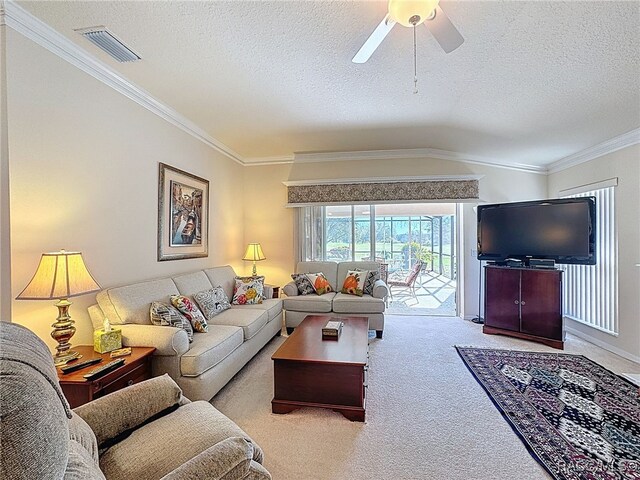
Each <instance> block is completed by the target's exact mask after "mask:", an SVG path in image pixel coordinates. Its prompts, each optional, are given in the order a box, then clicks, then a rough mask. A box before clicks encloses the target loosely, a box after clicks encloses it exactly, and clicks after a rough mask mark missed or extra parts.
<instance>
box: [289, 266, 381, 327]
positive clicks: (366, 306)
mask: <svg viewBox="0 0 640 480" xmlns="http://www.w3.org/2000/svg"><path fill="white" fill-rule="evenodd" d="M355 269H360V270H376V271H380V264H378V263H377V262H340V263H337V262H299V263H298V265H297V267H296V271H295V272H294V273H317V272H322V273H323V274H324V276H325V277H327V280H328V281H329V283H330V284H331V287H332V288H333V289H334V290H336V292H331V293H325V294H324V295H315V294H310V295H299V294H298V288H297V287H296V284H295V283H294V282H290V283H288V284H287V285H285V286H284V288H283V292H284V293H285V295H286V298H285V299H284V301H283V307H284V309H285V321H286V325H287V331H288V332H289V333H291V332H292V331H293V329H294V328H295V327H297V326H298V325H300V322H302V320H304V318H305V317H306V316H307V315H313V314H327V315H332V316H336V317H341V316H342V317H348V316H356V317H367V318H368V319H369V329H370V330H375V331H376V336H377V337H378V338H382V332H383V331H384V310H385V298H386V296H387V295H388V294H389V288H388V287H387V285H386V284H385V283H384V281H382V280H377V281H376V284H375V286H374V289H373V295H363V296H362V297H358V296H355V295H348V294H345V293H340V289H341V288H342V283H343V281H344V279H345V277H346V276H347V272H348V271H349V270H355Z"/></svg>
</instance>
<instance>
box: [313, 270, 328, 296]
mask: <svg viewBox="0 0 640 480" xmlns="http://www.w3.org/2000/svg"><path fill="white" fill-rule="evenodd" d="M307 278H308V279H309V282H311V286H312V287H313V289H314V290H315V292H316V293H317V294H318V295H324V294H325V293H329V292H333V288H332V287H331V284H330V283H329V280H327V277H325V276H324V273H322V272H318V273H307Z"/></svg>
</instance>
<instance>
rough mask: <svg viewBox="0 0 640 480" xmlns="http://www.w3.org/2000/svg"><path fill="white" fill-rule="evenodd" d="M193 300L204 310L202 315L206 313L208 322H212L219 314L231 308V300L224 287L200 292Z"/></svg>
mask: <svg viewBox="0 0 640 480" xmlns="http://www.w3.org/2000/svg"><path fill="white" fill-rule="evenodd" d="M193 299H194V300H195V301H196V303H197V304H198V306H199V307H200V309H201V310H202V313H204V316H205V317H207V320H211V319H212V318H213V317H215V316H216V315H218V314H219V313H221V312H224V311H225V310H227V309H229V308H231V304H230V303H229V298H228V297H227V294H226V293H224V290H223V288H222V287H215V288H210V289H209V290H205V291H203V292H198V293H196V294H195V295H194V296H193Z"/></svg>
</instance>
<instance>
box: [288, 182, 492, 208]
mask: <svg viewBox="0 0 640 480" xmlns="http://www.w3.org/2000/svg"><path fill="white" fill-rule="evenodd" d="M287 188H288V206H290V207H295V206H302V205H313V204H323V205H329V204H358V203H378V202H381V203H388V202H420V201H434V200H440V201H445V200H446V201H453V202H455V201H462V200H474V199H478V198H479V187H478V180H439V181H402V182H366V183H322V184H319V185H288V187H287Z"/></svg>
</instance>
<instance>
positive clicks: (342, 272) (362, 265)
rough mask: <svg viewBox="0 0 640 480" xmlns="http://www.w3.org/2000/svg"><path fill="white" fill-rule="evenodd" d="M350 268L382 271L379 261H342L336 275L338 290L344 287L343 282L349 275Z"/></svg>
mask: <svg viewBox="0 0 640 480" xmlns="http://www.w3.org/2000/svg"><path fill="white" fill-rule="evenodd" d="M349 270H374V271H376V272H379V271H380V264H379V263H378V262H366V261H361V260H360V261H355V260H354V261H348V262H340V263H339V264H338V271H337V273H336V276H337V277H338V283H339V284H340V285H338V287H339V288H338V290H340V288H342V282H344V279H345V278H346V277H347V273H348V272H349Z"/></svg>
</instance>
